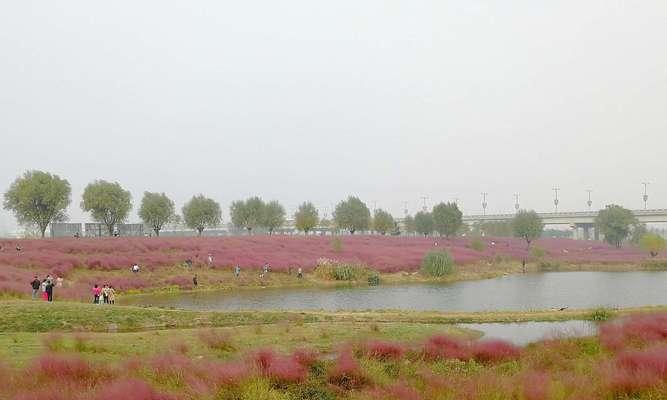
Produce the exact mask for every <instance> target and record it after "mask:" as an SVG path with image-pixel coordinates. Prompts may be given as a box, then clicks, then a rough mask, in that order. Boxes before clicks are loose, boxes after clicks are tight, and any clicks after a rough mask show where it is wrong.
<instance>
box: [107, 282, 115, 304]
mask: <svg viewBox="0 0 667 400" xmlns="http://www.w3.org/2000/svg"><path fill="white" fill-rule="evenodd" d="M109 304H116V290H115V289H114V288H113V286H111V285H109Z"/></svg>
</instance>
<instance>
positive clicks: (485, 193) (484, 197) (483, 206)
mask: <svg viewBox="0 0 667 400" xmlns="http://www.w3.org/2000/svg"><path fill="white" fill-rule="evenodd" d="M487 195H488V193H487V192H482V214H483V215H486V206H487V205H488V204H487V203H486V196H487Z"/></svg>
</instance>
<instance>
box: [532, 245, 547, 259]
mask: <svg viewBox="0 0 667 400" xmlns="http://www.w3.org/2000/svg"><path fill="white" fill-rule="evenodd" d="M530 255H531V256H533V257H535V258H544V256H546V255H547V252H546V251H545V250H544V249H543V248H541V247H537V246H535V247H533V248H532V249H530Z"/></svg>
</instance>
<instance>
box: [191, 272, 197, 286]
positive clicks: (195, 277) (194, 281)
mask: <svg viewBox="0 0 667 400" xmlns="http://www.w3.org/2000/svg"><path fill="white" fill-rule="evenodd" d="M192 284H193V285H194V286H195V287H197V284H198V282H197V274H195V276H193V277H192Z"/></svg>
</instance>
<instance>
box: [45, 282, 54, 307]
mask: <svg viewBox="0 0 667 400" xmlns="http://www.w3.org/2000/svg"><path fill="white" fill-rule="evenodd" d="M54 286H55V283H54V282H53V280H49V281H46V301H49V302H51V301H53V287H54Z"/></svg>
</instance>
